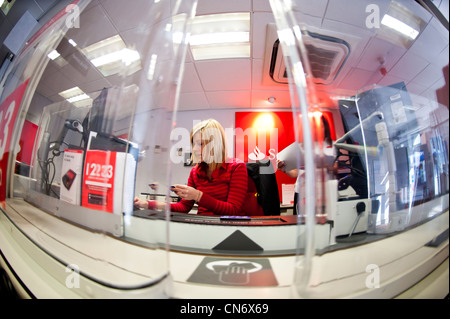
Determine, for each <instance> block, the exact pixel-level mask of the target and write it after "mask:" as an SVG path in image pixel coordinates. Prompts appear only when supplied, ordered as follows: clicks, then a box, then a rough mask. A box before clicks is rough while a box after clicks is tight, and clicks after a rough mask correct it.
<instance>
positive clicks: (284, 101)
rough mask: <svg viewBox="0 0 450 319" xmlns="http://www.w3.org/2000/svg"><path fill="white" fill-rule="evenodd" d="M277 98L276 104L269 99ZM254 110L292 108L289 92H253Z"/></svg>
mask: <svg viewBox="0 0 450 319" xmlns="http://www.w3.org/2000/svg"><path fill="white" fill-rule="evenodd" d="M270 97H273V98H275V100H274V103H270V102H269V100H268V99H269V98H270ZM251 106H252V107H253V108H290V107H291V98H290V94H289V92H288V91H252V105H251Z"/></svg>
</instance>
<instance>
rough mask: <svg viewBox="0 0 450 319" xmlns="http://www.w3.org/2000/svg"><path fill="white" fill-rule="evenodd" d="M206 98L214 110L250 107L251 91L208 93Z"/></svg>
mask: <svg viewBox="0 0 450 319" xmlns="http://www.w3.org/2000/svg"><path fill="white" fill-rule="evenodd" d="M206 97H207V98H208V101H209V105H210V106H211V108H214V109H223V108H248V107H250V99H251V94H250V91H217V92H206Z"/></svg>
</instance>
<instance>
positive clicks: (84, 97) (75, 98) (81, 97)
mask: <svg viewBox="0 0 450 319" xmlns="http://www.w3.org/2000/svg"><path fill="white" fill-rule="evenodd" d="M87 99H90V97H89V95H87V94H86V93H83V94H80V95H77V96H73V97H71V98H68V99H67V101H68V102H70V103H74V102H78V101H82V100H87Z"/></svg>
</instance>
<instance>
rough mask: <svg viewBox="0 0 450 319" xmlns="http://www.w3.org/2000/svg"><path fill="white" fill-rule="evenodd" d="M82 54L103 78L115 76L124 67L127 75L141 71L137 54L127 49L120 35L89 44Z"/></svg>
mask: <svg viewBox="0 0 450 319" xmlns="http://www.w3.org/2000/svg"><path fill="white" fill-rule="evenodd" d="M82 52H83V53H84V55H85V56H86V57H87V58H88V59H89V60H90V61H91V63H92V64H93V65H94V66H95V67H97V68H98V69H99V71H100V72H102V74H103V75H104V76H109V75H113V74H116V73H118V72H120V71H121V70H123V67H124V66H126V67H127V69H126V72H127V73H128V74H132V73H134V72H136V71H137V70H140V69H141V57H140V55H139V52H137V51H135V50H131V49H129V48H127V47H126V45H125V42H124V41H123V40H122V38H121V37H120V35H115V36H112V37H110V38H107V39H104V40H102V41H99V42H96V43H94V44H91V45H90V46H88V47H86V48H84V49H83V50H82Z"/></svg>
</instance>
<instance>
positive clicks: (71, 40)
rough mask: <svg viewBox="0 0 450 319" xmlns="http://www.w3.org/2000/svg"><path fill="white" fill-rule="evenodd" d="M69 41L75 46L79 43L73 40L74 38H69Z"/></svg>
mask: <svg viewBox="0 0 450 319" xmlns="http://www.w3.org/2000/svg"><path fill="white" fill-rule="evenodd" d="M68 41H69V43H70V44H71V45H72V46H74V47H76V46H77V43H76V42H75V41H73V39H69V40H68Z"/></svg>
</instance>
